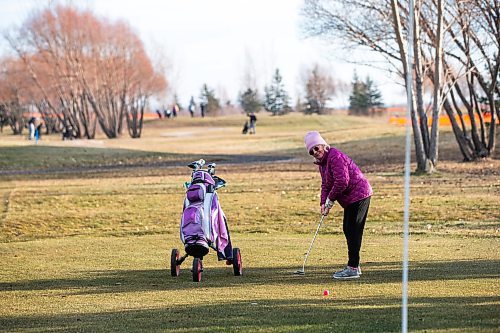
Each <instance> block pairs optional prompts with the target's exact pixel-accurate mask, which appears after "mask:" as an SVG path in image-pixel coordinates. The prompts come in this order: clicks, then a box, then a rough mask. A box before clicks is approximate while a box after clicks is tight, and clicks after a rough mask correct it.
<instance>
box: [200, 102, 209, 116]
mask: <svg viewBox="0 0 500 333" xmlns="http://www.w3.org/2000/svg"><path fill="white" fill-rule="evenodd" d="M206 107H207V106H206V105H205V104H204V103H201V104H200V112H201V117H202V118H205V109H206Z"/></svg>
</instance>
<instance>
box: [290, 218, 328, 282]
mask: <svg viewBox="0 0 500 333" xmlns="http://www.w3.org/2000/svg"><path fill="white" fill-rule="evenodd" d="M325 216H326V215H324V214H321V220H319V224H318V227H317V228H316V232H315V233H314V237H313V239H312V241H311V245H309V250H307V252H306V256H305V258H304V263H303V264H302V269H299V270H297V271H295V272H293V274H294V275H305V274H306V272H305V270H304V269H305V267H306V262H307V258H308V257H309V253H311V249H312V246H313V244H314V241H315V240H316V236H317V235H318V231H319V228H321V225H322V224H323V220H324V219H325Z"/></svg>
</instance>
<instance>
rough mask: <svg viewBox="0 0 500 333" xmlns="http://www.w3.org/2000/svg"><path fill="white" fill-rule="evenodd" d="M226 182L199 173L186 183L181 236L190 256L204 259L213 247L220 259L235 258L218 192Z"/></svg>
mask: <svg viewBox="0 0 500 333" xmlns="http://www.w3.org/2000/svg"><path fill="white" fill-rule="evenodd" d="M224 184H225V181H224V180H222V179H221V178H219V177H217V176H215V175H211V174H210V172H209V171H206V170H201V169H199V170H195V171H193V173H192V176H191V182H190V183H187V184H186V189H187V190H186V198H185V199H184V206H183V211H182V216H181V227H180V236H181V241H182V243H183V244H184V247H185V251H186V253H187V254H188V255H190V256H193V257H195V258H201V259H202V258H203V256H205V255H206V254H208V252H209V249H210V248H212V249H214V250H215V251H217V256H218V258H219V260H231V259H232V256H233V254H232V252H233V249H232V246H231V240H230V237H229V230H228V228H227V222H226V216H225V215H224V212H223V211H222V208H221V206H220V203H219V197H218V195H217V192H216V190H217V189H218V188H220V187H222V186H224Z"/></svg>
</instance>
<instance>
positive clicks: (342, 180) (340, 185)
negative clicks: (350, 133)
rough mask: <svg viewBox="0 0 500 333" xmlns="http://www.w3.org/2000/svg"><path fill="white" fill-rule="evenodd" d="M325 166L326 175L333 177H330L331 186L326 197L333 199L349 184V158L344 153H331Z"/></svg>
mask: <svg viewBox="0 0 500 333" xmlns="http://www.w3.org/2000/svg"><path fill="white" fill-rule="evenodd" d="M327 167H328V170H327V173H326V176H327V177H332V178H333V179H330V182H332V183H333V186H332V188H331V190H330V193H328V198H330V200H331V201H335V200H337V198H338V197H339V196H340V195H341V194H342V192H344V191H345V190H346V188H347V186H348V185H349V160H348V159H347V158H346V157H345V156H344V155H341V154H332V156H331V158H330V160H329V161H328V165H327ZM325 200H326V198H325Z"/></svg>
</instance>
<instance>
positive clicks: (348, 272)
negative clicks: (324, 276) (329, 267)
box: [333, 266, 359, 280]
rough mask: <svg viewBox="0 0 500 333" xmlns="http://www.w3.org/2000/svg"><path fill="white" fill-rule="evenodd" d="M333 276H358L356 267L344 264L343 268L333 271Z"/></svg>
mask: <svg viewBox="0 0 500 333" xmlns="http://www.w3.org/2000/svg"><path fill="white" fill-rule="evenodd" d="M333 278H334V279H341V280H347V279H357V278H359V272H358V268H357V267H349V266H346V267H345V268H344V269H343V270H341V271H338V272H335V273H334V274H333Z"/></svg>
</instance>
